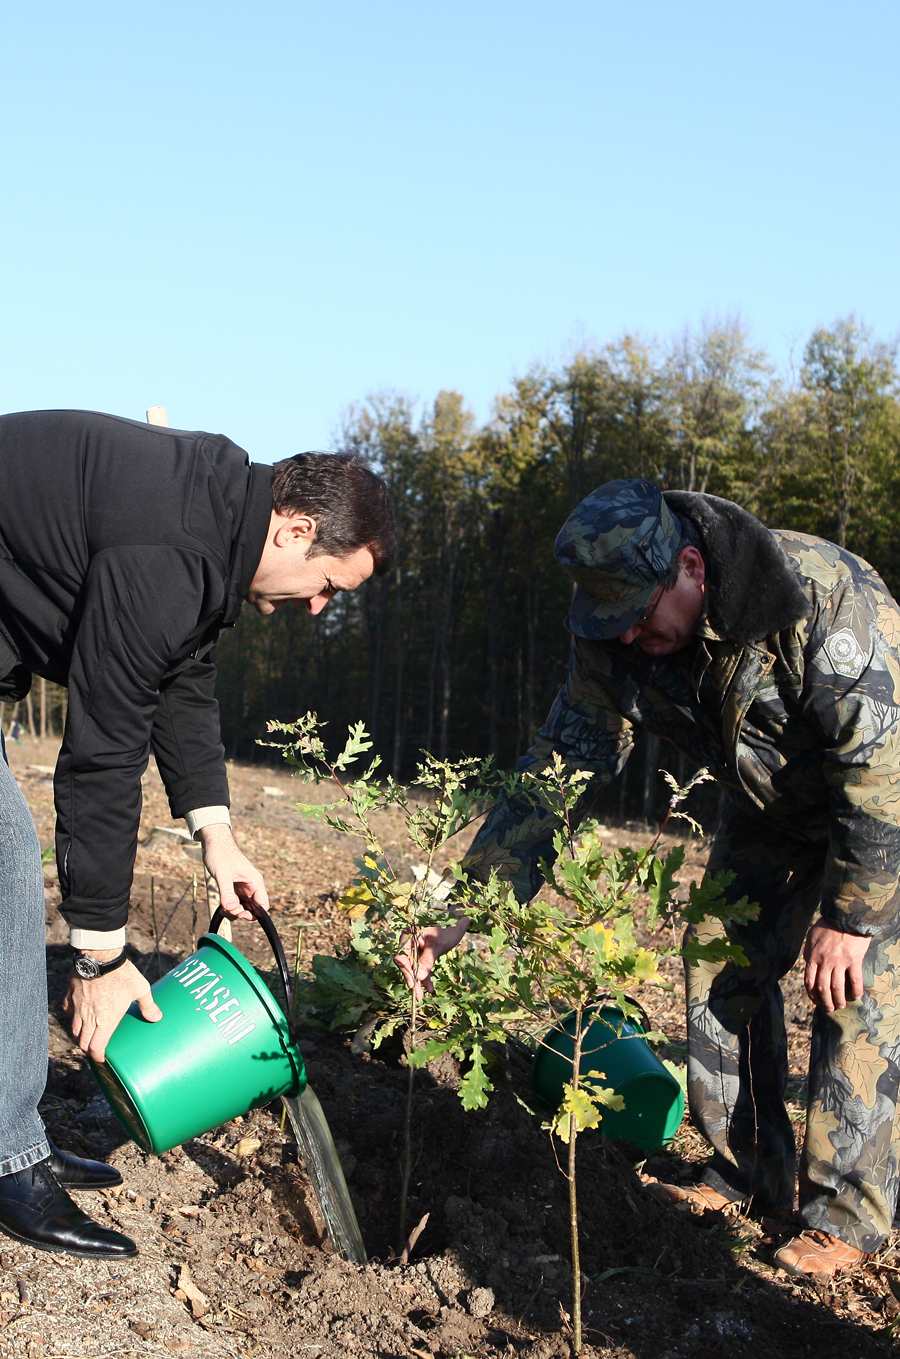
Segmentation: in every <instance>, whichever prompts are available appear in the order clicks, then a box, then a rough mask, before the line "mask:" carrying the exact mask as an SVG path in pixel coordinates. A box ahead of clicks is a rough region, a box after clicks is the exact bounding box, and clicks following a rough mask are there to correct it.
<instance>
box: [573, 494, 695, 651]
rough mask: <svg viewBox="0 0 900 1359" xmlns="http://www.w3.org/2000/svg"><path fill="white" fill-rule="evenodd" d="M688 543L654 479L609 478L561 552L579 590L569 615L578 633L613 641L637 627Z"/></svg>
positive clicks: (577, 515)
mask: <svg viewBox="0 0 900 1359" xmlns="http://www.w3.org/2000/svg"><path fill="white" fill-rule="evenodd" d="M680 546H681V529H680V525H679V522H678V519H677V517H676V516H675V515H673V514H672V511H671V510H670V509H669V507H668V505H667V504H666V502H665V500H664V499H663V496H662V493H661V492H660V489H659V487H658V486H655V485H654V484H653V482H652V481H608V482H607V483H606V484H605V485H604V486H598V487H597V489H596V491H592V492H591V494H590V495H589V496H588V497H587V498H586V499H585V500H582V502H581V504H580V505H576V507H575V509H574V510H573V511H572V513H571V514H570V515H569V517H568V519H567V520H566V522H565V523H564V524H563V526H562V529H561V530H560V533H559V537H558V538H557V540H556V547H555V549H554V556H555V557H556V560H557V561H558V562H559V564H560V566H563V567H565V569H566V570H567V571H568V573H569V575H570V576H571V577H572V579H573V580H574V581H575V583H576V584H577V586H578V587H579V588H578V589H577V590H576V592H575V598H574V600H573V602H572V609H571V612H570V613H569V618H568V623H569V627H570V628H571V629H572V631H573V632H574V633H575V635H576V636H577V637H586V638H588V639H590V640H595V641H599V640H609V639H610V638H613V637H619V636H621V634H622V633H623V632H627V631H628V629H629V628H632V627H634V625H635V623H636V622H637V621H638V619H639V618H640V616H641V614H642V613H643V612H644V611H645V609H646V608H647V605H648V604H649V603H650V600H651V599H652V597H653V591H654V590H655V589H656V587H657V585H658V584H659V582H660V581H661V580H662V579H663V578H664V576H665V575H666V573H667V572H668V570H669V567H670V566H671V565H672V562H673V561H674V560H675V558H676V556H677V555H678V550H679V547H680Z"/></svg>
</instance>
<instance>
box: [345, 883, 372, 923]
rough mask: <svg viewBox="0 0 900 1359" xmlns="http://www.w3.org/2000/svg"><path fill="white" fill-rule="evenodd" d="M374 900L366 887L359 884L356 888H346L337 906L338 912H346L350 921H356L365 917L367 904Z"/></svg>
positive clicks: (363, 884)
mask: <svg viewBox="0 0 900 1359" xmlns="http://www.w3.org/2000/svg"><path fill="white" fill-rule="evenodd" d="M374 900H375V897H374V895H373V894H372V892H371V891H370V890H369V888H368V886H367V885H366V884H365V883H364V882H361V883H359V884H357V886H356V887H348V888H347V890H346V892H345V893H344V895H343V896H342V897H341V898H340V900H339V901H338V903H337V906H338V910H339V911H346V912H347V915H349V917H350V919H351V920H358V919H359V918H360V916H363V915H365V913H366V909H367V908H368V905H369V902H370V901H374Z"/></svg>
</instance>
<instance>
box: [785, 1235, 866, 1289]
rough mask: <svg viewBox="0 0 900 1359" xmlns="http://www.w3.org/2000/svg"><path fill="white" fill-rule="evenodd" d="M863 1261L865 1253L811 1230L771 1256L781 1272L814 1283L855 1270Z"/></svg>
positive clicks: (844, 1242) (835, 1237)
mask: <svg viewBox="0 0 900 1359" xmlns="http://www.w3.org/2000/svg"><path fill="white" fill-rule="evenodd" d="M866 1258H867V1256H866V1254H865V1252H864V1251H861V1250H857V1249H856V1247H855V1246H848V1245H847V1243H846V1241H841V1240H840V1238H839V1237H837V1236H832V1235H831V1233H830V1232H822V1231H819V1230H818V1228H814V1227H813V1228H807V1230H806V1231H805V1232H801V1233H800V1235H799V1236H795V1237H794V1239H793V1240H792V1241H788V1243H787V1245H785V1246H782V1247H781V1249H780V1250H777V1251H776V1252H775V1255H774V1256H773V1259H774V1261H775V1263H776V1265H778V1266H779V1268H780V1269H784V1270H787V1272H788V1274H797V1275H799V1276H800V1278H803V1279H810V1280H811V1281H812V1282H813V1283H827V1282H828V1280H829V1279H830V1278H832V1277H833V1276H834V1275H835V1274H836V1273H837V1272H838V1270H841V1269H855V1268H856V1266H857V1265H861V1264H862V1262H863V1260H865V1259H866Z"/></svg>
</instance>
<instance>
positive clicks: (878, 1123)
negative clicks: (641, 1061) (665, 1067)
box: [686, 809, 900, 1252]
mask: <svg viewBox="0 0 900 1359" xmlns="http://www.w3.org/2000/svg"><path fill="white" fill-rule="evenodd" d="M825 853H826V847H825V846H824V845H822V846H819V845H810V844H805V843H804V842H803V841H800V840H795V839H793V838H788V837H786V836H784V835H783V834H782V833H781V832H780V831H779V829H778V827H776V826H773V827H771V829H769V828H767V827H765V826H764V825H761V824H760V822H758V821H753V820H752V819H751V818H749V817H746V816H744V815H743V814H742V813H740V812H737V811H735V810H734V809H729V810H728V812H727V814H726V816H725V818H724V819H723V824H722V829H721V830H720V831H719V833H718V834H717V835H716V838H715V841H714V843H713V849H712V853H711V855H710V861H709V869H708V871H710V872H715V871H719V870H722V869H725V868H728V869H731V871H732V872H733V873H734V874H735V879H734V881H733V882H732V884H731V886H730V887H729V888H728V889H727V891H726V896H727V897H728V898H729V899H731V900H735V901H736V900H738V899H740V898H741V897H744V896H746V897H748V898H749V899H750V900H751V901H757V902H759V903H760V912H759V918H758V919H757V920H756V921H751V922H749V923H748V924H746V925H741V926H731V927H729V930H728V934H729V937H730V938H731V939H732V940H733V941H734V942H735V943H738V944H740V945H741V947H742V948H743V950H744V953H745V954H746V956H747V966H746V967H744V966H740V967H738V966H737V965H736V964H735V963H734V962H728V963H724V964H723V963H718V964H700V965H697V966H694V967H688V968H687V969H686V972H687V1011H688V1012H687V1030H688V1100H689V1105H690V1111H691V1116H692V1118H693V1120H694V1123H695V1125H696V1126H697V1128H699V1130H700V1131H701V1133H702V1134H703V1136H704V1137H705V1138H706V1140H707V1141H708V1142H709V1144H710V1146H711V1147H712V1149H713V1155H712V1159H711V1161H710V1163H709V1165H708V1166H707V1167H706V1170H705V1171H704V1176H703V1178H704V1180H705V1181H707V1182H708V1183H710V1184H712V1185H713V1186H714V1187H716V1188H718V1189H719V1190H720V1191H721V1192H723V1193H726V1194H728V1195H729V1196H730V1197H732V1198H735V1199H739V1198H740V1199H747V1200H750V1199H752V1200H753V1203H754V1207H756V1208H759V1209H762V1210H764V1211H765V1210H770V1211H771V1210H775V1211H778V1210H784V1209H790V1208H791V1207H792V1205H793V1202H794V1185H795V1178H796V1177H797V1172H798V1167H797V1157H796V1150H795V1138H794V1131H793V1128H792V1125H791V1122H790V1119H789V1117H788V1114H787V1110H786V1108H785V1091H786V1086H787V1074H788V1065H787V1037H786V1032H785V1023H784V1000H783V997H782V992H781V987H780V985H779V982H780V980H781V978H782V977H784V976H785V975H786V974H787V973H788V972H789V971H790V969H791V968H792V967H793V965H794V963H795V962H796V961H797V958H798V957H799V955H800V952H801V950H802V948H803V942H804V939H805V937H806V933H807V930H808V929H809V926H810V925H811V924H812V923H813V922H814V921H815V919H816V918H817V914H818V907H819V903H820V900H821V892H822V872H823V865H824V860H825ZM721 930H722V927H721V926H720V925H719V924H718V923H717V922H716V923H714V924H711V925H710V926H708V927H707V926H705V925H704V926H701V927H700V928H699V929H698V930H696V931H695V933H696V934H697V936H698V937H699V938H710V937H713V936H714V935H716V934H717V933H720V932H721ZM863 979H864V984H865V993H864V995H863V998H862V1000H860V1001H856V1002H851V1003H850V1004H848V1005H847V1006H846V1008H844V1009H842V1010H838V1011H835V1012H834V1013H833V1014H831V1015H829V1014H828V1013H827V1012H826V1011H825V1010H824V1009H823V1008H822V1007H821V1006H817V1007H816V1009H815V1013H814V1017H813V1028H812V1043H811V1050H810V1067H809V1091H808V1099H807V1112H806V1134H805V1140H804V1144H803V1150H802V1154H801V1158H800V1165H799V1190H800V1209H801V1215H802V1217H803V1220H804V1222H805V1225H806V1226H808V1227H819V1228H821V1229H822V1230H823V1231H827V1232H831V1233H832V1235H834V1236H837V1237H840V1238H841V1240H843V1241H846V1242H847V1243H848V1244H850V1245H853V1246H856V1247H857V1249H859V1250H862V1251H866V1252H871V1251H874V1250H875V1249H877V1247H878V1246H879V1245H881V1243H882V1242H883V1241H884V1240H885V1238H886V1237H887V1235H888V1233H889V1231H890V1229H891V1223H892V1220H893V1216H894V1209H895V1206H896V1200H897V1188H898V1173H900V1166H898V1151H897V1134H898V1132H900V1128H898V1126H897V1125H898V1112H897V1109H898V1087H900V932H898V933H897V934H894V935H892V936H891V937H890V938H887V939H879V940H874V939H873V941H872V942H871V944H870V945H869V949H868V952H867V953H866V956H865V960H864V963H863Z"/></svg>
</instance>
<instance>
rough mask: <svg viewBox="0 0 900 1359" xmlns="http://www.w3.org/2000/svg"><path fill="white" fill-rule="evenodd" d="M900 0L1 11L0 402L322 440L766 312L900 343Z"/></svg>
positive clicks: (259, 446) (290, 441)
mask: <svg viewBox="0 0 900 1359" xmlns="http://www.w3.org/2000/svg"><path fill="white" fill-rule="evenodd" d="M898 38H900V5H898V3H897V0H855V3H854V4H852V5H851V4H847V3H846V0H842V3H834V2H833V0H816V2H815V3H806V0H803V2H802V3H801V2H797V0H778V3H772V2H771V0H752V2H751V0H741V2H738V3H735V2H734V0H732V3H725V4H723V3H721V0H718V3H712V2H709V0H681V3H679V4H673V3H672V0H617V3H614V4H613V3H606V2H605V0H593V2H591V0H553V3H542V4H539V3H531V2H530V0H516V3H507V2H506V0H478V3H470V0H454V2H453V3H452V4H451V3H444V0H380V2H379V3H374V2H370V3H362V2H361V0H328V3H327V4H326V3H323V2H322V0H319V3H317V4H310V3H306V2H305V0H253V2H252V3H250V2H249V0H241V2H240V3H236V2H232V3H229V0H177V2H172V0H154V3H153V4H148V3H144V0H128V3H123V0H114V2H109V0H108V2H107V3H99V2H98V0H79V3H78V4H73V3H72V0H30V3H29V4H28V5H24V4H23V3H21V0H16V3H6V2H5V0H0V59H2V63H3V66H2V80H0V175H2V181H0V183H2V215H0V237H2V252H0V260H2V288H0V307H2V318H3V325H2V353H0V408H2V409H5V410H21V409H31V408H37V407H51V406H84V407H88V408H92V409H100V410H109V411H113V412H115V413H117V414H121V415H130V416H134V417H137V418H143V414H144V410H145V408H146V407H147V406H148V405H152V404H162V405H165V406H167V407H168V410H169V415H170V420H171V423H173V424H177V425H180V426H182V427H186V428H201V429H211V430H217V431H224V432H225V433H227V434H229V435H230V436H231V437H232V438H234V439H236V440H237V441H238V442H239V443H241V444H243V446H244V447H246V448H247V449H248V450H249V451H250V453H251V456H252V457H254V458H255V459H257V460H260V461H271V460H273V459H275V458H278V457H282V456H287V455H288V454H290V453H294V452H297V451H299V450H300V449H303V448H308V447H328V446H330V444H331V442H332V436H333V433H334V431H335V429H336V427H337V425H338V421H339V417H340V413H341V411H342V409H343V408H344V407H346V406H347V405H348V403H350V402H351V401H355V400H359V399H361V398H363V397H364V396H365V395H366V394H367V393H368V392H371V391H375V390H378V389H381V388H394V389H397V390H400V391H404V392H407V393H409V394H410V395H412V396H414V397H417V398H419V399H421V400H423V401H427V400H429V399H431V398H433V396H434V394H435V393H436V392H437V391H438V390H439V389H440V388H441V387H455V388H457V389H458V390H460V391H462V392H463V393H464V394H465V396H466V397H467V399H468V400H469V402H470V403H471V405H472V406H473V408H474V409H475V412H476V414H477V415H478V417H479V418H480V419H484V418H486V417H487V415H488V413H489V409H490V402H491V398H492V397H493V395H494V394H495V393H496V392H497V391H498V390H500V389H501V388H503V387H504V386H505V385H506V384H507V383H508V381H509V379H510V378H511V376H512V375H513V374H514V373H516V372H522V371H524V370H525V369H526V368H527V367H528V366H529V364H531V363H532V362H534V361H536V360H545V361H552V360H554V359H556V358H557V357H559V355H560V354H562V353H563V352H564V351H565V350H566V349H567V348H570V347H571V346H572V345H573V343H576V342H577V341H579V340H588V341H591V340H593V341H596V342H598V343H602V342H604V341H606V340H608V339H612V338H614V337H615V336H617V335H619V334H621V333H622V332H623V331H625V330H632V331H639V332H642V333H643V334H644V335H646V336H647V337H651V336H654V335H656V336H659V337H660V338H666V337H667V336H669V335H671V334H672V333H673V332H675V331H678V330H680V329H681V328H682V327H683V326H684V325H685V324H697V323H698V322H699V321H700V320H701V318H702V317H703V316H710V317H712V316H716V315H724V314H727V313H733V312H735V311H740V313H741V314H742V316H743V317H744V319H745V320H746V321H747V322H748V323H749V324H750V326H751V328H752V333H753V336H754V338H755V340H756V341H757V342H758V343H759V344H761V345H763V346H765V347H766V348H768V349H769V350H770V352H771V353H772V354H773V355H774V357H775V358H776V359H777V360H779V361H780V362H784V361H785V360H786V358H787V356H788V354H789V353H790V351H791V348H792V347H793V348H794V350H795V351H797V352H799V350H801V349H802V345H803V342H804V340H805V339H806V337H807V336H808V334H809V332H810V330H811V329H812V328H813V327H814V326H816V325H820V324H827V323H829V322H830V321H832V320H833V319H834V318H835V317H836V316H839V315H845V314H847V313H848V312H850V311H855V312H856V313H857V315H858V316H860V317H861V318H863V319H864V320H865V321H867V322H868V324H870V325H871V326H872V327H873V328H874V329H875V331H876V332H877V333H878V334H879V335H881V336H883V337H891V336H893V335H894V334H895V332H896V331H897V330H898V328H900V305H898V304H900V289H898V271H897V235H898V232H897V221H898V192H900V190H898V184H900V177H898V164H897V161H898V154H900V153H898V147H900V135H898V133H900V128H898V123H900V112H898V108H900V104H898V100H897V97H896V65H897V57H898Z"/></svg>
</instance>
